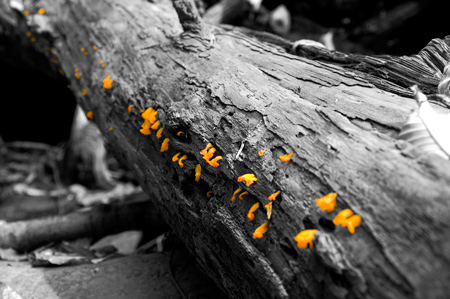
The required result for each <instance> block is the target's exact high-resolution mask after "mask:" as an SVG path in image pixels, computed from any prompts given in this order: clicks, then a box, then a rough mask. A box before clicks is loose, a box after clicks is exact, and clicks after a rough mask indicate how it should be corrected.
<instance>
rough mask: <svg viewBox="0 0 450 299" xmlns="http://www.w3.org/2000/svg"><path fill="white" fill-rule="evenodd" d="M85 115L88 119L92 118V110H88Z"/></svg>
mask: <svg viewBox="0 0 450 299" xmlns="http://www.w3.org/2000/svg"><path fill="white" fill-rule="evenodd" d="M86 117H87V118H89V119H94V112H92V111H88V112H87V113H86Z"/></svg>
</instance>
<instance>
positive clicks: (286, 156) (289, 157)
mask: <svg viewBox="0 0 450 299" xmlns="http://www.w3.org/2000/svg"><path fill="white" fill-rule="evenodd" d="M293 154H294V152H291V153H290V154H289V155H283V156H280V160H281V162H287V161H290V160H291V157H292V155H293Z"/></svg>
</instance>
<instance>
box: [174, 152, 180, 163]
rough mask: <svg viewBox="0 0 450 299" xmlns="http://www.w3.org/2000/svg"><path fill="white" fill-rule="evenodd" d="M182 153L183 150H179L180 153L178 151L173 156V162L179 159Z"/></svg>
mask: <svg viewBox="0 0 450 299" xmlns="http://www.w3.org/2000/svg"><path fill="white" fill-rule="evenodd" d="M180 154H181V152H179V153H176V154H175V155H174V156H173V157H172V161H173V162H176V161H178V159H179V158H178V156H179V155H180Z"/></svg>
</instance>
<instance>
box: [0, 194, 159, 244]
mask: <svg viewBox="0 0 450 299" xmlns="http://www.w3.org/2000/svg"><path fill="white" fill-rule="evenodd" d="M137 196H138V195H136V197H137ZM139 197H141V198H142V197H145V196H142V195H141V196H139ZM134 229H135V230H143V229H146V233H148V234H149V235H152V236H153V235H154V236H157V235H159V234H161V233H162V232H164V231H166V230H167V227H166V224H165V222H164V221H163V220H162V219H161V217H160V216H159V214H158V213H157V212H156V210H155V207H154V203H152V202H151V201H147V200H146V201H134V202H129V203H120V204H117V203H114V204H109V205H103V204H102V205H98V206H94V207H90V208H86V209H83V210H80V211H77V212H73V213H69V214H67V215H57V216H51V217H44V218H39V219H31V220H22V221H13V222H2V223H0V248H13V249H15V250H17V251H21V252H24V251H25V252H27V251H31V250H34V249H36V248H38V247H40V246H44V245H47V244H49V243H51V242H60V241H64V240H75V239H78V238H96V239H98V238H102V237H104V236H107V235H110V234H116V233H120V232H123V231H127V230H134Z"/></svg>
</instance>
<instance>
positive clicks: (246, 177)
mask: <svg viewBox="0 0 450 299" xmlns="http://www.w3.org/2000/svg"><path fill="white" fill-rule="evenodd" d="M257 180H258V179H257V178H256V177H255V175H254V174H250V173H248V174H244V175H241V176H240V177H239V178H238V182H241V181H245V183H246V185H247V187H250V185H251V184H253V182H256V181H257Z"/></svg>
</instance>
